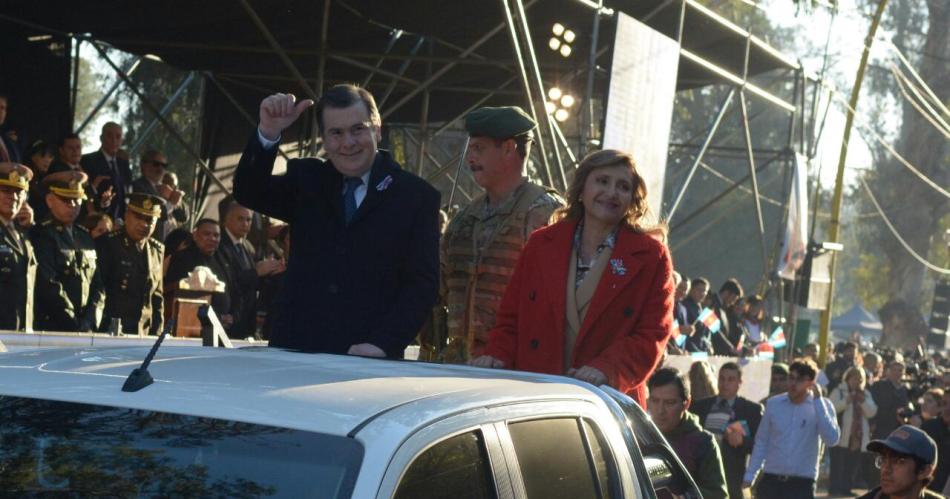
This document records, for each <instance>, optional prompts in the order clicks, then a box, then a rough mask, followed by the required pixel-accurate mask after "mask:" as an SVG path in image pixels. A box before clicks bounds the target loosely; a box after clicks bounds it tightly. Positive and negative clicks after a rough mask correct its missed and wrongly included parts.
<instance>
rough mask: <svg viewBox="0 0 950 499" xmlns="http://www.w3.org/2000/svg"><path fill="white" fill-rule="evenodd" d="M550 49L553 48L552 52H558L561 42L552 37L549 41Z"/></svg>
mask: <svg viewBox="0 0 950 499" xmlns="http://www.w3.org/2000/svg"><path fill="white" fill-rule="evenodd" d="M548 47H551V50H557V49H559V48H561V40H558V39H557V38H553V37H552V38H551V39H550V40H548Z"/></svg>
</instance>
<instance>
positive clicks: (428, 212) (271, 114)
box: [234, 85, 439, 358]
mask: <svg viewBox="0 0 950 499" xmlns="http://www.w3.org/2000/svg"><path fill="white" fill-rule="evenodd" d="M312 104H313V101H310V100H304V101H301V102H299V103H295V99H294V96H293V95H284V94H277V95H272V96H270V97H267V98H266V99H264V101H263V102H261V108H260V116H261V118H260V119H261V121H260V125H259V126H258V130H257V131H256V132H255V133H254V135H253V136H252V137H251V139H250V141H249V142H248V144H247V148H246V149H245V150H244V155H243V156H242V157H241V161H240V163H239V165H238V167H237V170H236V172H235V175H234V197H235V198H236V199H237V200H238V202H240V203H241V204H242V205H244V206H247V207H249V208H251V209H253V210H256V211H259V212H261V213H263V214H265V215H268V216H271V217H274V218H278V219H280V220H284V221H287V222H288V223H290V225H291V230H292V231H293V234H294V236H293V238H292V239H291V252H290V261H289V263H288V270H287V284H286V287H287V289H289V290H293V292H292V293H287V296H286V303H285V305H284V307H285V312H286V314H285V316H284V318H285V320H282V321H281V323H280V325H279V327H278V328H276V329H275V330H274V332H273V337H272V338H271V341H270V344H271V345H272V346H277V347H284V348H294V349H300V350H305V351H312V352H329V353H339V354H351V355H364V356H374V357H384V356H385V357H391V358H398V357H402V355H403V350H404V349H405V347H406V345H408V344H409V342H411V341H412V339H413V338H414V337H415V335H416V333H417V332H418V331H419V328H420V327H422V324H423V323H424V322H425V320H426V318H427V316H428V314H429V312H430V311H431V310H432V306H433V305H435V302H436V297H437V294H438V285H439V284H438V283H439V279H438V277H439V248H438V246H439V192H438V191H436V190H435V189H434V188H433V187H432V186H431V185H429V184H428V183H426V182H425V181H424V180H422V179H420V178H418V177H416V176H414V175H412V174H410V173H408V172H406V171H404V170H402V169H401V168H400V166H399V165H398V164H397V163H396V162H395V161H394V160H393V158H392V156H391V155H390V154H389V152H387V151H382V150H378V149H377V143H378V142H379V141H380V140H381V138H382V136H381V131H380V128H381V126H382V124H381V121H380V117H379V111H378V110H377V108H376V102H375V100H374V99H373V96H372V95H371V94H370V93H369V92H367V91H366V90H364V89H361V88H357V87H355V86H353V85H337V86H335V87H333V88H331V89H329V90H328V91H327V92H326V93H325V94H324V95H323V96H322V97H321V98H320V102H319V103H318V104H317V107H316V118H317V125H318V128H319V131H320V136H321V137H322V138H323V147H324V149H325V151H326V155H327V159H326V160H322V159H317V158H306V159H293V160H290V161H289V162H288V164H287V173H286V175H278V176H275V175H272V174H271V173H272V171H273V165H274V159H275V158H276V156H277V142H278V141H279V140H280V134H281V132H282V131H283V130H284V129H286V128H287V127H288V126H290V125H291V124H292V123H293V122H294V121H295V120H296V119H297V117H298V116H300V114H301V113H302V112H303V111H304V110H305V109H307V108H308V107H310V106H311V105H312Z"/></svg>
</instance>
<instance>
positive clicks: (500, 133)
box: [422, 106, 564, 363]
mask: <svg viewBox="0 0 950 499" xmlns="http://www.w3.org/2000/svg"><path fill="white" fill-rule="evenodd" d="M536 126H537V125H536V123H535V122H534V120H532V119H531V117H529V116H528V114H527V113H525V112H524V110H522V109H521V108H520V107H516V106H509V107H483V108H479V109H476V110H475V111H472V112H471V113H469V114H468V115H467V116H466V117H465V128H466V130H467V131H468V133H469V136H470V138H469V146H468V151H467V156H466V163H467V164H468V167H469V169H470V170H471V172H472V176H473V177H474V178H475V182H476V183H478V185H479V186H481V187H482V189H484V190H485V192H484V193H483V194H482V195H481V196H478V197H477V198H475V199H474V200H472V202H471V203H470V204H469V205H468V206H466V207H465V208H463V209H462V210H461V211H459V213H458V214H457V215H456V216H455V217H454V218H453V219H452V221H451V222H449V226H448V228H447V229H446V232H445V235H444V236H443V238H442V246H441V264H442V288H441V296H442V304H443V305H444V306H445V307H447V321H446V322H447V330H448V331H447V336H448V341H447V345H445V347H444V350H443V351H442V352H441V358H442V359H443V360H444V361H446V362H456V363H459V362H465V361H467V360H468V359H470V358H474V357H477V356H479V355H480V354H481V351H482V349H483V348H484V346H485V343H486V342H487V341H488V331H489V330H490V329H491V328H492V326H494V324H495V313H496V311H497V310H498V305H499V303H500V302H501V296H502V294H503V293H504V291H505V287H506V286H507V285H508V280H509V279H510V277H511V273H512V272H513V271H514V268H515V263H516V262H517V259H518V255H519V253H520V252H521V248H522V247H523V246H524V245H525V243H527V242H528V236H529V235H530V234H531V232H533V231H534V230H535V229H537V228H539V227H543V226H545V225H547V224H548V220H549V219H550V217H551V214H552V213H553V212H554V210H556V209H557V208H559V207H560V206H562V205H563V204H564V203H563V200H562V199H561V198H560V196H558V195H557V193H556V191H554V190H553V189H549V188H546V187H543V186H541V185H538V184H536V183H534V182H531V181H530V180H528V178H527V177H526V176H525V167H526V165H527V161H528V155H529V153H530V148H531V143H532V141H533V139H534V134H533V130H534V128H535V127H536ZM423 340H425V339H424V338H423ZM432 342H434V343H436V344H435V345H427V344H426V343H427V342H426V341H423V344H422V347H423V348H422V351H423V352H424V353H425V352H432V351H436V352H438V351H439V350H442V347H443V345H442V344H441V342H440V341H439V340H438V338H436V339H435V340H434V341H432Z"/></svg>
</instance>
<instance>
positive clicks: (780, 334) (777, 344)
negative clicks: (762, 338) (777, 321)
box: [769, 326, 785, 350]
mask: <svg viewBox="0 0 950 499" xmlns="http://www.w3.org/2000/svg"><path fill="white" fill-rule="evenodd" d="M769 345H772V348H774V349H776V350H778V349H780V348H784V347H785V332H784V331H783V330H782V326H779V327H777V328H775V331H772V335H771V336H769Z"/></svg>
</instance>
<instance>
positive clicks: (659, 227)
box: [552, 149, 667, 240]
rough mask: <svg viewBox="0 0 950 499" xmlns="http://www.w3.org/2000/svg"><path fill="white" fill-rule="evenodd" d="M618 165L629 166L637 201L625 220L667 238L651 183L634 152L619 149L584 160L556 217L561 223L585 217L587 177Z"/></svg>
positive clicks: (632, 225)
mask: <svg viewBox="0 0 950 499" xmlns="http://www.w3.org/2000/svg"><path fill="white" fill-rule="evenodd" d="M614 166H625V167H627V169H628V170H630V173H631V174H632V175H633V200H632V201H631V203H630V207H629V208H628V209H627V214H626V215H625V216H624V219H623V223H624V225H626V226H627V227H629V228H631V229H633V230H635V231H637V232H642V233H646V234H649V235H651V236H654V237H658V238H660V239H661V240H665V239H666V233H667V227H666V224H663V223H657V222H656V221H655V218H654V216H653V214H652V213H651V211H650V206H649V204H648V203H647V184H646V182H644V181H643V177H641V176H640V174H639V173H637V165H636V162H635V161H634V160H633V156H631V155H630V154H628V153H626V152H623V151H618V150H616V149H604V150H602V151H597V152H592V153H590V154H588V155H587V157H585V158H584V159H583V160H581V163H580V165H578V167H577V170H576V171H575V172H574V180H573V181H572V182H571V185H570V187H568V188H567V204H566V205H565V206H564V207H563V208H560V209H558V210H557V211H556V212H554V215H553V216H552V220H553V221H555V222H557V221H560V220H563V219H565V218H570V219H574V220H582V219H583V218H584V204H583V203H581V202H580V200H581V194H582V193H583V191H584V184H586V183H587V178H588V177H590V174H591V173H592V172H594V171H595V170H599V169H601V168H609V167H614Z"/></svg>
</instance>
